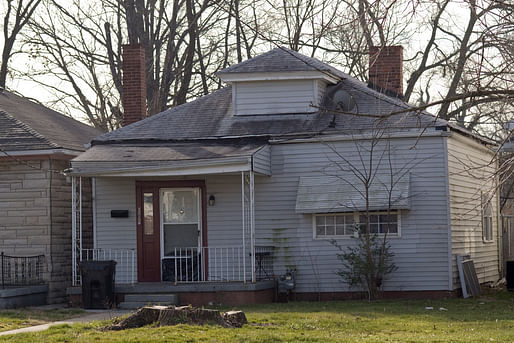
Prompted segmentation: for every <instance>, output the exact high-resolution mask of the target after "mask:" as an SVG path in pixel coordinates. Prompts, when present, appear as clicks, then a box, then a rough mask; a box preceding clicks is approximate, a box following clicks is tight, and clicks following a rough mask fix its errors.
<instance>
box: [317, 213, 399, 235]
mask: <svg viewBox="0 0 514 343" xmlns="http://www.w3.org/2000/svg"><path fill="white" fill-rule="evenodd" d="M399 215H400V213H399V211H389V212H371V213H370V215H369V225H370V232H371V233H376V234H385V233H387V234H388V235H392V236H398V235H399V227H400V220H399ZM357 229H360V230H363V231H364V230H366V214H365V213H363V212H352V213H330V214H315V215H314V237H315V238H340V237H351V236H354V234H355V232H356V230H357Z"/></svg>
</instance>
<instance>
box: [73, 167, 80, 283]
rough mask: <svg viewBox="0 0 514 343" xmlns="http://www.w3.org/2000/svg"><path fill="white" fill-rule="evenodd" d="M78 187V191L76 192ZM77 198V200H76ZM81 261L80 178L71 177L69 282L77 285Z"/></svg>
mask: <svg viewBox="0 0 514 343" xmlns="http://www.w3.org/2000/svg"><path fill="white" fill-rule="evenodd" d="M77 187H78V190H77ZM77 196H78V199H77ZM79 260H82V177H79V180H78V183H77V178H76V177H75V176H72V177H71V282H72V285H73V286H76V285H77V284H78V279H79V277H78V276H79V271H78V268H77V267H78V261H79Z"/></svg>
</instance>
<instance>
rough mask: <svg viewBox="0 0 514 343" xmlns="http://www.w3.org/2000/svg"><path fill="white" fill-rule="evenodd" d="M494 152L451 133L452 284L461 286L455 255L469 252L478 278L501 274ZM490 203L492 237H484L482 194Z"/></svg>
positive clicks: (480, 279) (482, 278)
mask: <svg viewBox="0 0 514 343" xmlns="http://www.w3.org/2000/svg"><path fill="white" fill-rule="evenodd" d="M493 158H494V152H493V151H491V150H488V149H486V148H485V147H484V146H483V145H480V144H479V143H477V142H476V141H474V140H472V139H471V138H468V137H464V136H462V135H460V134H457V133H452V136H451V137H449V138H448V173H449V191H450V211H451V227H452V230H451V238H452V264H453V287H454V288H460V281H459V279H458V272H457V264H456V257H455V255H457V254H461V255H462V254H469V255H471V258H472V259H473V261H474V264H475V269H476V272H477V276H478V280H479V281H480V282H481V283H483V282H487V281H496V280H497V279H498V278H499V270H498V268H499V255H498V229H497V228H498V218H497V217H498V199H497V195H496V194H495V193H494V190H495V189H496V177H495V173H494V172H495V166H496V164H495V162H492V163H491V161H493ZM483 197H484V198H486V199H488V200H489V201H490V203H491V209H492V214H491V226H492V227H491V231H492V239H491V240H489V241H487V242H486V241H484V237H483V215H482V214H483V209H482V206H483V205H482V203H483V200H482V198H483Z"/></svg>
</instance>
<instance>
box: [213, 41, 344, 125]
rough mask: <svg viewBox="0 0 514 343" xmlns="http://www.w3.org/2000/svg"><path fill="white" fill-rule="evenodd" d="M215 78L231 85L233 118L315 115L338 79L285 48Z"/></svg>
mask: <svg viewBox="0 0 514 343" xmlns="http://www.w3.org/2000/svg"><path fill="white" fill-rule="evenodd" d="M217 75H218V76H219V77H220V78H221V80H222V81H224V82H227V83H229V84H231V85H232V110H233V114H234V115H237V116H245V115H273V114H306V113H313V112H317V111H318V108H319V106H320V105H321V101H322V99H323V95H324V93H325V89H326V87H327V85H329V84H335V83H337V82H338V81H339V80H340V79H341V77H342V75H341V73H340V72H339V71H338V70H336V69H334V68H332V67H330V66H328V65H326V64H324V63H321V62H319V61H318V60H314V59H310V58H308V57H306V56H303V55H300V54H298V53H297V52H295V51H292V50H289V49H286V48H276V49H273V50H271V51H270V52H268V53H266V54H263V55H260V56H257V57H255V58H253V59H250V60H247V61H245V62H242V63H239V64H236V65H233V66H231V67H228V68H226V69H223V70H221V71H220V72H218V74H217Z"/></svg>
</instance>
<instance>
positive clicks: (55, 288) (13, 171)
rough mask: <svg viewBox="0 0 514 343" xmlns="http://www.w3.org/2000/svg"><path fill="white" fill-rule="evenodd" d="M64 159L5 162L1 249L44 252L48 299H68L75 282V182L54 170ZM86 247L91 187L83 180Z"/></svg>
mask: <svg viewBox="0 0 514 343" xmlns="http://www.w3.org/2000/svg"><path fill="white" fill-rule="evenodd" d="M67 168H69V162H68V161H64V160H50V159H48V158H47V159H42V160H26V161H23V162H20V161H8V160H1V161H0V251H3V252H4V253H6V254H10V255H14V256H29V255H39V254H43V255H45V261H46V269H45V272H44V279H45V281H46V282H48V285H49V292H48V302H49V303H58V302H64V301H66V287H68V286H70V285H71V182H70V180H69V178H68V179H67V178H66V177H65V176H64V175H62V174H60V173H57V172H53V171H51V170H64V169H67ZM83 186H84V187H83V209H84V210H83V219H84V224H83V231H84V236H86V239H85V241H84V248H87V247H89V246H91V245H92V214H91V187H90V182H89V180H87V179H86V180H83Z"/></svg>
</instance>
